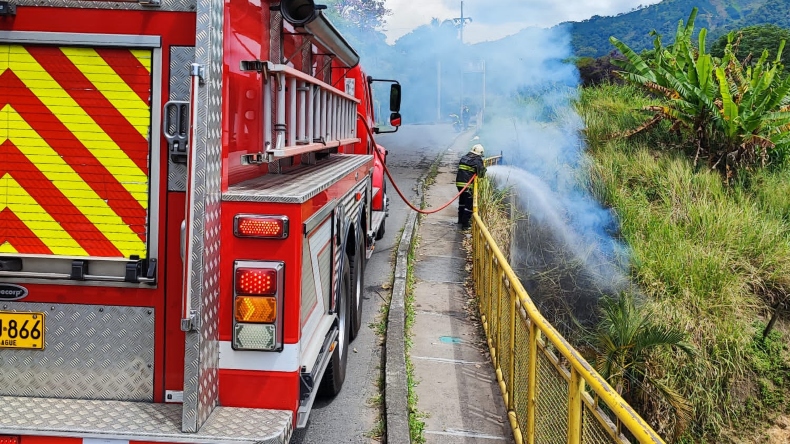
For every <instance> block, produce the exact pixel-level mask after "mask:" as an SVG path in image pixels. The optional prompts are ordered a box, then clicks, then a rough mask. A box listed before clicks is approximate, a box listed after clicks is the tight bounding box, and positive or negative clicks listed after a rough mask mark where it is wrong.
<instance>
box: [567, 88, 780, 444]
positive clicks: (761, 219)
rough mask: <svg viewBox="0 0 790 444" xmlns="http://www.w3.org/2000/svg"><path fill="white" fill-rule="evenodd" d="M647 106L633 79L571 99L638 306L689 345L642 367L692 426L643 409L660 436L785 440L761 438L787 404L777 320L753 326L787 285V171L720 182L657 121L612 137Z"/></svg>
mask: <svg viewBox="0 0 790 444" xmlns="http://www.w3.org/2000/svg"><path fill="white" fill-rule="evenodd" d="M649 102H650V101H649V100H648V99H647V98H646V97H645V96H644V94H643V93H642V92H641V91H640V90H638V89H636V88H634V87H631V86H609V85H606V86H602V87H598V88H588V89H585V90H584V91H582V95H581V98H580V100H579V102H578V106H577V108H578V110H579V112H580V114H581V115H582V117H583V119H584V121H585V124H586V127H587V128H586V130H585V134H586V137H587V141H588V145H589V152H590V154H591V156H592V157H593V160H594V166H593V170H592V173H593V174H592V175H593V184H594V185H593V187H594V189H595V191H596V194H597V196H598V198H599V199H600V200H601V201H602V202H604V203H605V204H606V205H609V206H611V207H612V208H613V210H614V211H616V212H617V214H618V216H619V219H620V221H621V223H622V236H623V239H624V240H625V241H626V242H627V243H628V245H629V246H630V248H631V250H632V271H631V276H632V278H633V279H634V280H635V282H636V283H637V285H638V286H639V287H640V288H641V289H642V291H643V292H644V295H645V296H644V298H643V301H642V302H643V304H644V305H645V306H646V307H647V308H648V309H649V310H650V311H651V312H652V313H654V314H655V316H654V318H653V319H654V321H656V322H660V323H663V324H664V325H668V326H673V327H677V328H681V329H682V330H684V331H685V332H686V333H687V334H688V340H689V341H690V342H691V343H692V344H693V345H694V347H695V349H696V350H697V355H696V357H695V358H693V359H690V358H688V357H686V356H683V355H682V354H680V353H677V352H670V351H662V352H659V353H654V354H652V355H651V357H650V364H649V366H648V367H649V368H650V371H651V372H652V373H653V375H654V376H655V377H657V378H660V379H661V380H663V381H665V382H667V383H669V384H670V385H671V386H674V387H675V388H676V389H677V390H678V391H679V393H680V394H681V395H682V396H683V397H685V398H686V399H687V400H688V401H689V402H690V403H691V405H692V406H693V416H692V420H691V422H690V423H688V424H685V425H682V424H681V427H680V428H678V427H677V425H678V424H677V423H675V422H674V420H673V415H672V413H671V411H670V410H668V408H667V406H666V405H665V404H662V403H661V402H660V401H659V400H656V399H654V398H652V397H650V396H648V398H647V399H645V400H643V401H642V405H643V407H644V411H643V415H644V416H645V417H646V419H648V421H649V422H650V423H651V425H653V426H654V427H655V428H656V429H657V430H659V431H660V432H662V433H663V434H664V436H665V438H666V439H667V441H668V442H678V443H684V444H688V443H745V442H755V443H756V442H787V441H786V440H787V439H790V436H789V435H788V434H787V433H786V431H785V432H782V431H779V432H778V433H784V434H783V435H780V436H781V437H780V438H779V440H778V441H769V440H768V439H767V436H768V435H769V434H771V433H774V432H775V431H776V430H779V429H780V428H779V427H778V426H776V425H775V424H778V423H781V421H786V420H787V413H788V411H790V353H789V352H788V347H787V344H788V340H790V322H789V320H788V318H787V316H786V315H785V316H784V317H782V316H780V317H779V321H778V322H777V323H776V324H775V328H774V329H773V331H772V332H771V333H770V334H768V335H767V337H763V332H764V331H765V327H766V324H767V322H768V320H769V318H770V317H771V315H772V314H773V308H772V307H773V306H775V305H776V304H777V303H778V302H779V300H780V299H781V298H782V295H783V294H785V296H784V297H785V298H786V293H784V290H782V291H778V292H777V289H778V288H780V287H782V288H787V286H788V284H790V277H789V276H790V220H789V218H788V214H790V213H789V212H788V211H790V181H788V177H790V170H788V169H780V170H774V171H769V170H757V171H752V172H751V173H749V174H748V175H744V176H743V177H742V179H741V180H740V181H738V182H737V183H734V184H731V185H727V184H725V183H724V181H723V180H722V178H721V176H720V175H719V174H718V173H717V172H712V171H710V170H709V169H707V168H702V167H695V166H694V165H693V161H692V159H690V158H689V157H688V156H687V155H686V154H684V153H683V151H682V150H678V147H679V146H680V145H682V144H683V143H684V142H683V140H682V139H678V138H677V137H676V136H674V135H673V134H672V132H670V131H669V130H668V125H667V126H665V127H663V128H659V129H657V130H654V131H652V132H651V133H649V134H644V135H640V136H638V137H635V138H630V139H626V138H622V137H613V136H612V135H613V134H618V133H623V132H626V131H628V130H629V129H632V128H634V127H636V126H638V125H639V124H640V122H642V121H644V114H642V113H641V112H639V111H638V110H639V109H640V108H641V107H642V106H644V105H646V104H647V103H649ZM676 434H677V435H676ZM774 439H775V438H774Z"/></svg>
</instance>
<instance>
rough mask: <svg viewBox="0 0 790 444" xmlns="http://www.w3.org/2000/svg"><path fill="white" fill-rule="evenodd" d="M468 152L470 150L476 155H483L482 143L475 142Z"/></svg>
mask: <svg viewBox="0 0 790 444" xmlns="http://www.w3.org/2000/svg"><path fill="white" fill-rule="evenodd" d="M469 152H470V153H474V154H477V155H478V156H480V157H483V153H484V152H485V150H484V149H483V145H480V144H479V143H478V144H475V145H474V146H473V147H472V149H471V150H469Z"/></svg>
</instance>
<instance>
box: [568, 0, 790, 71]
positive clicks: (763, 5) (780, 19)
mask: <svg viewBox="0 0 790 444" xmlns="http://www.w3.org/2000/svg"><path fill="white" fill-rule="evenodd" d="M694 7H697V8H699V16H698V18H697V27H698V28H700V27H705V28H707V29H708V31H710V35H711V36H713V37H715V36H717V35H721V34H723V33H724V32H726V30H729V29H735V28H738V27H742V26H748V25H755V24H761V23H772V24H777V25H779V26H787V25H788V22H790V2H787V1H786V0H664V1H662V2H661V3H657V4H655V5H651V6H648V7H646V8H643V9H639V10H637V11H633V12H630V13H627V14H621V15H618V16H616V17H600V16H595V17H592V18H591V19H589V20H585V21H582V22H569V23H565V24H563V25H564V26H570V28H571V36H572V37H571V44H572V45H573V50H574V53H575V54H576V55H577V56H580V57H601V56H604V55H606V54H608V53H609V52H611V51H612V50H613V49H614V48H613V47H612V45H611V44H610V43H609V37H610V36H615V37H617V38H619V39H620V40H622V41H624V42H625V43H626V44H628V45H629V46H630V47H631V48H633V49H635V50H636V51H640V50H642V49H646V48H652V46H653V45H652V42H653V38H652V37H651V36H650V35H649V32H650V31H651V30H655V31H657V32H658V33H659V34H661V35H663V36H666V37H667V38H670V37H671V36H672V35H674V33H675V29H676V28H677V25H678V21H680V20H685V19H686V18H687V17H688V15H689V12H690V11H691V9H692V8H694ZM561 26H562V25H561ZM667 43H669V42H667Z"/></svg>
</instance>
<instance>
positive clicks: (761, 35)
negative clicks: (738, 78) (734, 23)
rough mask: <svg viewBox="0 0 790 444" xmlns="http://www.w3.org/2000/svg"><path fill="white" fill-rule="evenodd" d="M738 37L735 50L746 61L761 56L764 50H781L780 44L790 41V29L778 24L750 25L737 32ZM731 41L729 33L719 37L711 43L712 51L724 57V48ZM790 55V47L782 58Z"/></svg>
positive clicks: (772, 52)
mask: <svg viewBox="0 0 790 444" xmlns="http://www.w3.org/2000/svg"><path fill="white" fill-rule="evenodd" d="M735 35H736V39H735V43H734V44H733V52H734V53H735V54H736V55H737V56H738V60H740V61H744V60H745V59H747V58H756V57H759V56H760V54H762V53H763V51H765V50H767V51H768V53H770V54H776V53H777V52H778V51H779V44H780V43H781V42H782V41H783V40H784V41H790V29H786V28H781V27H779V26H776V25H757V26H749V27H747V28H743V29H740V30H737V31H736V32H735ZM728 43H729V39H728V35H723V36H721V37H719V38H718V39H717V40H716V42H714V43H713V45H711V48H710V53H711V55H713V56H714V57H719V58H722V57H724V48H726V47H727V44H728ZM788 57H790V48H785V50H784V52H782V60H783V61H787V60H788Z"/></svg>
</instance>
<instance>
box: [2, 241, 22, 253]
mask: <svg viewBox="0 0 790 444" xmlns="http://www.w3.org/2000/svg"><path fill="white" fill-rule="evenodd" d="M0 253H19V252H18V251H16V248H14V246H13V245H11V244H9V243H8V242H3V245H0Z"/></svg>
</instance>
